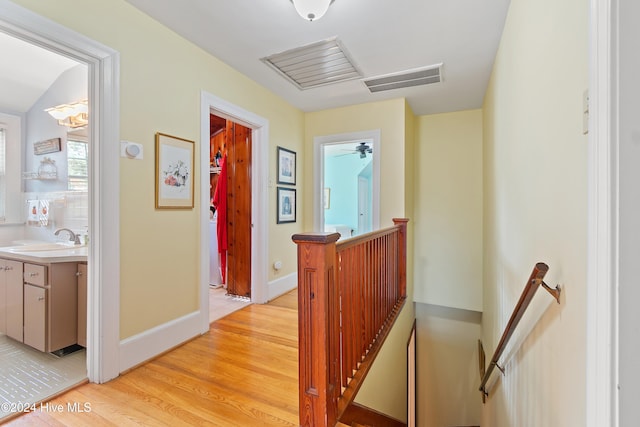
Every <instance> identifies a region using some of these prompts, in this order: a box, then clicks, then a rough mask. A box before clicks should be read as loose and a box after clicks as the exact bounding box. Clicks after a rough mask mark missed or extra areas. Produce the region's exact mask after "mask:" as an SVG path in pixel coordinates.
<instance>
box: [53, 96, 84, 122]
mask: <svg viewBox="0 0 640 427" xmlns="http://www.w3.org/2000/svg"><path fill="white" fill-rule="evenodd" d="M87 104H88V101H87V100H86V99H84V100H82V101H78V102H73V103H71V104H62V105H56V106H55V107H51V108H47V109H46V110H44V111H46V112H47V113H49V114H50V115H51V117H53V118H54V119H56V120H57V121H58V124H59V125H60V126H66V127H69V128H79V127H83V126H86V125H87V124H88V123H89V108H88V106H87Z"/></svg>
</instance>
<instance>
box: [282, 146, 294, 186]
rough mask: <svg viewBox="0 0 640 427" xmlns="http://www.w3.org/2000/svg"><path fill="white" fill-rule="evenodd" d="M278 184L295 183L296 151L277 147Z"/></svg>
mask: <svg viewBox="0 0 640 427" xmlns="http://www.w3.org/2000/svg"><path fill="white" fill-rule="evenodd" d="M278 184H290V185H296V153H295V151H291V150H287V149H286V148H282V147H278Z"/></svg>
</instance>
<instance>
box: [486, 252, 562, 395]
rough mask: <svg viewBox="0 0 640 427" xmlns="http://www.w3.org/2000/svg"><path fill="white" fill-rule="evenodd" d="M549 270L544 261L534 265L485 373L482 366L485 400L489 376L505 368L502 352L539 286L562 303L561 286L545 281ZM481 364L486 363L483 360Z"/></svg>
mask: <svg viewBox="0 0 640 427" xmlns="http://www.w3.org/2000/svg"><path fill="white" fill-rule="evenodd" d="M547 271H549V266H548V265H547V264H545V263H543V262H539V263H537V264H536V265H535V266H534V267H533V271H532V272H531V276H529V281H528V282H527V284H526V285H525V287H524V290H523V291H522V295H520V299H519V300H518V303H517V304H516V306H515V308H514V309H513V313H512V314H511V318H510V319H509V322H508V323H507V326H506V328H505V330H504V332H503V333H502V338H500V342H499V343H498V346H497V347H496V351H495V352H494V353H493V357H492V358H491V362H490V363H489V366H488V367H487V369H486V371H485V372H484V373H483V372H482V368H481V375H482V382H481V383H480V388H479V390H480V391H481V392H482V399H483V401H484V399H485V397H486V396H488V395H489V393H488V392H487V389H486V386H487V382H488V381H489V378H490V377H491V374H492V373H493V370H494V369H495V368H496V367H497V368H498V369H499V370H500V371H503V369H502V368H501V367H500V366H499V365H498V361H499V360H500V357H501V356H502V353H503V352H504V350H505V349H506V347H507V344H508V343H509V339H510V338H511V335H513V333H514V331H515V330H516V327H517V326H518V323H519V322H520V319H522V316H523V315H524V313H525V311H527V307H529V303H531V300H532V299H533V296H534V295H535V293H536V291H537V290H538V287H540V286H542V287H543V288H544V289H545V290H546V291H547V292H549V293H550V294H551V295H552V296H553V297H554V298H555V300H556V301H557V302H558V304H560V287H559V286H556V287H555V288H551V287H550V286H548V285H547V284H546V283H545V282H544V276H545V275H546V274H547ZM480 348H481V347H480ZM480 358H481V360H483V358H484V352H482V351H481V354H480ZM481 364H482V365H484V363H483V362H481Z"/></svg>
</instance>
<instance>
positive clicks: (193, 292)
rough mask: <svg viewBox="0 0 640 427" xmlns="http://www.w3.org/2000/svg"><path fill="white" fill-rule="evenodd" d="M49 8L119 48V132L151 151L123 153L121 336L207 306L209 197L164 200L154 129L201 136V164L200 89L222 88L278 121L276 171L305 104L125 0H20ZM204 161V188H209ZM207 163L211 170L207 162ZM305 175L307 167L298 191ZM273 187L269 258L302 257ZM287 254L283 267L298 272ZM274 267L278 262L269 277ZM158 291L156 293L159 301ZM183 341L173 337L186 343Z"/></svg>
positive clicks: (296, 146)
mask: <svg viewBox="0 0 640 427" xmlns="http://www.w3.org/2000/svg"><path fill="white" fill-rule="evenodd" d="M15 3H17V4H18V5H21V6H23V7H26V8H28V9H30V10H32V11H33V12H35V13H37V14H39V15H42V16H44V17H47V18H49V19H51V20H53V21H56V22H58V23H60V24H61V25H64V26H65V27H68V28H70V29H72V30H74V31H77V32H79V33H80V34H83V35H86V36H87V37H89V38H91V39H93V40H96V41H98V42H100V43H103V44H105V45H107V46H109V47H111V48H113V49H115V50H117V51H118V52H119V53H120V139H121V140H127V141H133V142H137V143H140V144H142V146H143V153H144V159H143V160H141V161H137V160H136V161H134V160H129V159H121V161H120V183H121V188H120V207H121V212H120V243H121V247H120V257H121V258H120V259H121V264H120V265H121V269H120V271H119V272H114V273H113V274H114V275H116V274H119V277H120V339H121V340H123V339H126V338H129V337H132V336H140V335H141V334H143V333H145V332H148V331H150V330H151V329H153V328H155V327H157V326H160V325H165V324H167V323H168V322H171V321H176V320H177V319H180V318H183V317H184V316H185V315H187V314H189V313H193V312H195V311H197V310H198V309H199V297H200V277H199V272H200V262H201V259H202V256H201V254H200V253H199V240H200V236H201V235H202V234H203V233H207V230H201V229H200V226H199V224H200V221H199V214H200V211H201V203H208V201H202V200H199V198H198V197H196V198H195V207H194V209H188V210H156V209H155V201H154V197H155V185H154V176H155V161H154V152H155V134H156V132H162V133H166V134H169V135H175V136H178V137H180V138H184V139H188V140H192V141H195V165H199V164H200V144H201V143H205V144H208V143H209V141H208V140H207V141H200V101H201V92H202V91H205V92H207V93H210V94H213V95H215V96H217V97H219V98H221V99H224V100H226V101H228V102H229V103H232V104H234V105H237V106H238V107H240V108H243V109H245V110H247V111H250V112H252V113H253V114H256V115H258V116H261V117H264V118H265V119H267V120H268V121H269V143H270V146H269V147H268V150H267V152H268V153H270V154H269V175H270V176H271V177H274V176H275V169H276V146H277V145H281V146H284V147H287V148H289V149H292V150H294V151H297V152H298V153H300V154H299V155H300V156H301V157H302V156H303V155H304V154H303V135H304V133H303V129H304V115H303V113H302V112H301V111H300V110H298V109H296V108H294V107H292V106H291V105H290V104H288V103H287V102H285V101H284V100H283V99H281V98H279V97H277V96H276V95H274V94H273V93H272V92H270V91H268V90H266V89H265V88H264V87H262V86H260V85H259V84H257V83H256V82H254V81H252V80H250V79H249V78H247V77H246V76H244V75H242V74H240V73H238V72H237V71H236V70H234V69H232V68H231V67H229V66H228V65H226V64H224V63H222V62H221V61H219V60H218V59H217V58H215V57H213V56H211V55H210V54H208V53H206V52H205V51H204V50H202V49H201V48H199V47H197V46H195V45H194V44H192V43H191V42H188V41H187V40H185V39H184V38H182V37H180V36H178V35H177V34H176V33H174V32H173V31H171V30H170V29H168V28H166V27H164V26H162V25H161V24H159V23H158V22H157V21H155V20H154V19H152V18H150V17H149V16H147V15H145V14H144V13H142V12H140V11H139V10H138V9H136V8H134V7H133V6H131V5H130V4H129V3H127V2H125V1H123V0H111V1H109V2H101V1H96V0H91V1H77V0H56V1H55V2H42V1H38V0H17V1H15ZM201 172H202V171H200V170H199V167H198V166H196V168H195V173H194V175H195V176H194V182H195V183H196V188H195V190H196V191H195V194H200V190H199V183H200V182H201V179H200V173H201ZM205 173H208V171H206V172H205ZM303 184H304V177H303V175H302V174H300V173H299V174H298V180H297V188H298V191H299V193H298V197H301V196H302V194H303ZM263 185H264V188H263V190H264V191H265V192H267V193H268V196H267V200H268V203H269V205H268V207H267V212H266V215H268V216H269V219H268V222H267V223H268V224H269V230H268V233H267V234H268V236H269V239H270V240H269V244H268V249H267V250H268V254H267V259H268V260H269V261H270V264H272V263H273V261H275V260H277V259H282V260H288V259H295V256H296V247H295V245H294V244H293V242H292V241H291V238H290V236H291V234H294V233H297V232H301V231H303V228H302V222H301V221H300V220H298V222H296V223H292V224H287V225H286V226H279V225H276V220H275V216H276V206H275V201H276V189H275V186H274V185H271V186H270V185H269V183H268V182H265V183H263ZM295 270H296V266H295V265H294V263H293V262H292V263H283V268H282V270H280V272H279V274H280V275H287V274H291V273H294V272H295ZM274 277H275V271H274V270H269V279H273V278H274ZM150 296H153V300H152V301H150ZM177 344H178V343H167V345H169V346H172V345H177Z"/></svg>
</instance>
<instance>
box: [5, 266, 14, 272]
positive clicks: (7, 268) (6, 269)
mask: <svg viewBox="0 0 640 427" xmlns="http://www.w3.org/2000/svg"><path fill="white" fill-rule="evenodd" d="M11 270H13V267H5V268H4V271H11Z"/></svg>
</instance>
